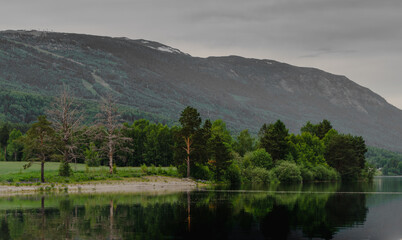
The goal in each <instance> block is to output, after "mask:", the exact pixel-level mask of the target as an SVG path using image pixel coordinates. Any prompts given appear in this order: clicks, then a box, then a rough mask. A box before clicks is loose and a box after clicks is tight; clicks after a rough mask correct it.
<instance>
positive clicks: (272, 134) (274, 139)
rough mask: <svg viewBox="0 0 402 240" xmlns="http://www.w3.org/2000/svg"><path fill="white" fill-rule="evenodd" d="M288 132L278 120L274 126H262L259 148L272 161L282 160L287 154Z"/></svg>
mask: <svg viewBox="0 0 402 240" xmlns="http://www.w3.org/2000/svg"><path fill="white" fill-rule="evenodd" d="M288 136H289V130H288V129H287V128H286V126H285V124H284V123H283V122H282V121H280V120H278V121H276V122H275V123H274V124H270V125H266V124H264V125H263V126H262V127H261V129H260V132H259V137H260V147H261V148H264V149H265V151H267V152H268V153H269V154H270V155H271V156H272V159H273V160H274V161H277V160H281V159H284V158H285V156H286V155H287V154H288V151H289V145H288V140H287V138H288Z"/></svg>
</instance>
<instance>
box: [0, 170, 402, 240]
mask: <svg viewBox="0 0 402 240" xmlns="http://www.w3.org/2000/svg"><path fill="white" fill-rule="evenodd" d="M401 238H402V178H401V177H376V178H375V179H374V182H373V183H371V184H368V183H348V184H346V183H345V184H341V183H316V184H304V185H292V186H289V185H287V186H282V185H279V186H268V187H261V186H260V187H257V186H254V187H243V188H242V190H239V189H210V190H200V191H193V192H181V193H165V194H158V195H156V194H150V193H148V194H147V193H142V194H102V195H101V194H71V195H68V194H62V195H60V194H46V195H34V196H32V195H26V196H10V197H0V239H1V240H2V239H207V240H209V239H401Z"/></svg>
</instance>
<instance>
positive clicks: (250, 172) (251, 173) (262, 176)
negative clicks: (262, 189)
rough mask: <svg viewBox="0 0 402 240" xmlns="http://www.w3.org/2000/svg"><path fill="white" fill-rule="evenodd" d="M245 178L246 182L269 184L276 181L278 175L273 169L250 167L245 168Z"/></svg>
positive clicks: (243, 174)
mask: <svg viewBox="0 0 402 240" xmlns="http://www.w3.org/2000/svg"><path fill="white" fill-rule="evenodd" d="M242 176H243V180H244V181H245V182H246V183H257V184H268V183H270V182H273V181H276V176H275V174H273V172H272V171H269V170H267V169H265V168H261V167H249V168H246V169H244V171H243V173H242Z"/></svg>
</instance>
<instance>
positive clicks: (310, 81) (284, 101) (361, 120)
mask: <svg viewBox="0 0 402 240" xmlns="http://www.w3.org/2000/svg"><path fill="white" fill-rule="evenodd" d="M63 84H64V85H68V86H69V87H70V89H71V90H72V91H73V92H74V94H75V96H76V97H77V98H81V99H83V100H84V101H89V102H91V101H95V100H97V99H99V98H100V97H101V96H102V95H104V94H107V93H112V94H113V95H114V96H116V97H117V98H118V99H119V102H120V103H121V104H122V105H124V106H125V107H126V108H127V109H131V110H132V112H133V114H131V115H130V116H128V115H127V116H126V119H127V120H132V119H135V118H137V117H139V116H144V114H145V113H146V114H149V116H157V117H156V118H155V119H157V120H162V121H166V122H174V121H176V120H177V119H178V117H179V114H180V112H181V110H182V109H183V108H184V107H185V106H187V105H191V106H193V107H196V108H197V109H198V110H199V111H200V112H201V114H202V116H203V118H211V119H217V118H221V119H224V120H225V121H226V122H227V123H228V125H229V127H230V128H232V129H233V130H237V131H240V130H241V129H244V128H249V129H250V130H251V131H252V132H257V131H258V129H259V128H260V126H261V125H262V124H263V123H270V122H273V121H276V120H277V119H281V120H283V121H284V122H285V123H286V124H287V126H288V127H289V128H290V130H291V131H293V132H298V130H299V129H300V127H301V126H302V125H303V124H304V123H305V122H306V121H312V122H318V121H321V120H322V119H324V118H326V119H328V120H330V121H331V122H332V123H333V125H334V127H335V128H337V129H339V130H340V131H342V132H350V133H352V134H356V135H362V136H363V137H364V138H365V139H366V140H367V142H368V143H369V144H370V145H374V146H379V147H384V148H387V149H390V150H398V151H402V144H399V143H401V142H402V128H401V127H400V124H399V122H400V120H401V119H402V111H401V110H399V109H397V108H395V107H394V106H392V105H390V104H388V103H387V102H386V101H385V100H384V99H383V98H382V97H380V96H379V95H377V94H375V93H374V92H372V91H370V90H369V89H367V88H364V87H362V86H359V85H358V84H356V83H354V82H352V81H351V80H349V79H347V78H346V77H344V76H338V75H333V74H330V73H326V72H324V71H321V70H318V69H313V68H301V67H295V66H291V65H288V64H285V63H280V62H276V61H273V60H266V59H264V60H258V59H247V58H242V57H238V56H227V57H209V58H197V57H192V56H190V55H188V54H185V53H183V52H181V51H180V50H178V49H175V48H172V47H169V46H166V45H163V44H160V43H157V42H152V41H148V40H131V39H126V38H110V37H101V36H89V35H80V34H66V33H45V32H37V31H28V32H27V31H4V32H0V86H1V88H2V89H3V90H7V91H9V95H11V98H12V96H13V94H15V93H18V94H30V96H33V95H35V96H49V95H54V94H55V93H56V92H57V89H60V87H61V86H62V85H63ZM3 95H4V94H3ZM12 104H14V105H18V104H20V105H21V104H22V103H21V101H20V100H18V101H17V100H15V101H14V102H12ZM12 104H8V105H9V106H8V107H7V112H5V110H4V111H3V118H6V119H9V120H10V119H11V120H13V121H31V120H32V119H29V118H23V119H22V118H21V117H20V115H21V114H19V113H18V114H17V112H18V111H17V110H14V111H12V110H10V107H11V105H12ZM3 105H4V104H3ZM3 108H4V109H5V107H4V106H3ZM0 109H1V106H0ZM11 109H13V108H11ZM15 109H18V108H17V107H15Z"/></svg>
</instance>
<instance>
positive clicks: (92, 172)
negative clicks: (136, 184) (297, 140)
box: [0, 162, 177, 184]
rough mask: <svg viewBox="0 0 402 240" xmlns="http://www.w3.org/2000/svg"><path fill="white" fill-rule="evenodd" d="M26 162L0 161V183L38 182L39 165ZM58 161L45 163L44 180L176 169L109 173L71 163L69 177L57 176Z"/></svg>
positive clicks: (89, 178) (93, 178)
mask: <svg viewBox="0 0 402 240" xmlns="http://www.w3.org/2000/svg"><path fill="white" fill-rule="evenodd" d="M25 164H26V162H0V183H2V184H10V183H24V184H32V183H37V182H39V179H40V165H39V164H38V163H34V164H32V166H31V167H30V168H27V169H24V165H25ZM59 166H60V163H58V162H49V163H46V164H45V180H46V182H55V183H70V182H86V181H96V180H108V179H113V180H118V179H124V178H133V177H142V176H146V175H165V176H177V169H176V168H174V167H147V168H141V167H118V168H117V173H115V174H113V175H111V174H109V168H108V167H106V166H101V167H87V166H86V165H85V164H74V163H72V164H71V168H72V170H73V174H72V175H71V176H70V177H60V176H58V170H59Z"/></svg>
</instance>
